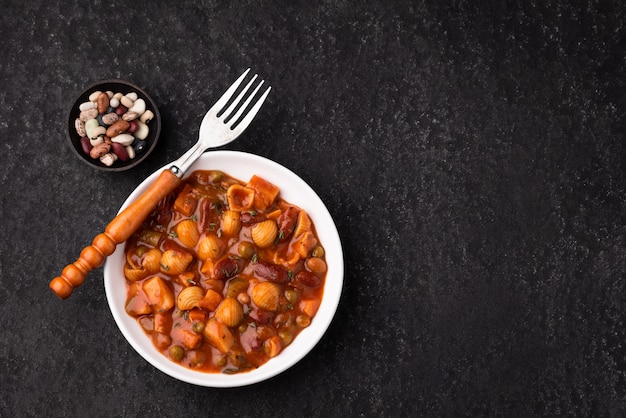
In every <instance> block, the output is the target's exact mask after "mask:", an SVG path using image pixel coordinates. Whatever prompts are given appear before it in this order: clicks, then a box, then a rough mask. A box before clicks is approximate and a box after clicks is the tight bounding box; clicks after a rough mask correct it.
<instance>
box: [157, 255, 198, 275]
mask: <svg viewBox="0 0 626 418" xmlns="http://www.w3.org/2000/svg"><path fill="white" fill-rule="evenodd" d="M192 261H193V256H192V255H191V254H189V253H187V252H184V251H178V250H167V251H165V252H164V253H163V255H162V256H161V261H160V262H159V267H160V270H161V272H163V273H165V274H171V275H176V274H180V273H183V272H184V271H185V270H187V267H189V265H190V264H191V262H192Z"/></svg>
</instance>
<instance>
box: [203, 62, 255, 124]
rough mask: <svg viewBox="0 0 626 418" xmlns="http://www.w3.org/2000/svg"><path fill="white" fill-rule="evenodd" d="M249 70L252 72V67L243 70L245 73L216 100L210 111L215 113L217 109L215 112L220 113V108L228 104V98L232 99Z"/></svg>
mask: <svg viewBox="0 0 626 418" xmlns="http://www.w3.org/2000/svg"><path fill="white" fill-rule="evenodd" d="M249 72H250V68H248V69H247V70H246V71H244V72H243V74H241V75H240V76H239V78H238V79H237V80H236V81H235V82H234V83H233V84H232V85H231V86H230V87H229V88H228V90H226V91H225V92H224V94H222V97H220V98H219V100H218V101H217V102H215V104H214V105H213V107H212V108H211V112H210V113H213V111H215V113H218V112H219V111H220V110H222V108H223V107H224V106H226V103H228V100H230V98H231V97H232V96H233V94H235V91H237V88H238V87H239V85H240V84H241V83H242V81H243V80H244V79H245V78H246V76H247V75H248V73H249Z"/></svg>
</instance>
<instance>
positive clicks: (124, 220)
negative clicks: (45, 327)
mask: <svg viewBox="0 0 626 418" xmlns="http://www.w3.org/2000/svg"><path fill="white" fill-rule="evenodd" d="M179 184H180V179H179V178H178V177H177V176H176V175H175V174H174V173H173V172H172V171H171V170H169V169H167V170H163V172H162V173H161V174H160V175H159V177H158V178H157V179H156V181H155V182H154V183H152V185H150V187H149V188H148V190H146V191H145V192H144V193H143V194H142V195H141V196H139V198H138V199H137V200H135V201H134V202H133V203H131V204H130V205H129V206H128V207H127V208H126V209H124V210H123V211H122V212H120V214H119V215H117V216H116V217H115V218H114V219H113V220H112V221H111V222H110V223H109V224H108V225H107V227H106V229H105V230H104V233H102V234H98V235H97V236H96V237H95V238H94V240H93V242H92V244H91V245H90V246H87V247H85V248H84V249H83V250H82V251H81V253H80V257H79V258H78V260H76V261H75V262H74V263H72V264H68V265H67V266H65V268H64V269H63V271H62V272H61V275H60V276H58V277H55V278H54V279H53V280H52V281H51V282H50V289H52V291H53V292H54V293H56V294H57V296H59V297H60V298H61V299H67V298H68V297H70V295H71V294H72V291H73V290H74V288H76V287H78V286H80V285H82V284H83V282H84V281H85V277H86V276H87V274H88V273H89V272H90V271H91V270H93V269H96V268H98V267H100V266H101V265H102V263H103V262H104V259H105V258H106V257H108V256H109V255H111V254H113V252H114V251H115V247H117V244H121V243H122V242H124V241H126V240H127V239H128V238H129V237H130V236H131V235H132V234H133V232H135V231H136V230H137V228H139V226H141V224H142V222H143V221H144V220H145V219H146V217H147V216H148V215H149V214H150V212H152V210H153V209H154V208H155V207H156V205H157V204H158V203H159V201H160V200H161V199H163V198H164V197H165V196H167V195H168V194H169V193H171V192H172V191H174V189H176V187H177V186H178V185H179Z"/></svg>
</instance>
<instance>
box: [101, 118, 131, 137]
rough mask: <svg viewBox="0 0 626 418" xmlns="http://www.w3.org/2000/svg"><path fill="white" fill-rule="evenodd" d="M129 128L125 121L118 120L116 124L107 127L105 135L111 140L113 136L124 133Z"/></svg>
mask: <svg viewBox="0 0 626 418" xmlns="http://www.w3.org/2000/svg"><path fill="white" fill-rule="evenodd" d="M129 126H130V124H129V123H128V122H127V121H125V120H118V121H117V122H115V123H114V124H112V125H111V126H109V128H108V129H107V130H106V135H107V136H108V137H111V138H113V137H114V136H117V135H119V134H122V133H124V132H126V131H127V130H128V127H129Z"/></svg>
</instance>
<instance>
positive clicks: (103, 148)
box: [89, 142, 111, 159]
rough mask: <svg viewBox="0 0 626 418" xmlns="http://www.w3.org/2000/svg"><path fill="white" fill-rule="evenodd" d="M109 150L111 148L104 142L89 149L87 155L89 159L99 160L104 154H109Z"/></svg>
mask: <svg viewBox="0 0 626 418" xmlns="http://www.w3.org/2000/svg"><path fill="white" fill-rule="evenodd" d="M110 149H111V146H110V145H109V144H105V143H104V142H103V143H101V144H98V145H96V146H95V147H93V148H92V149H91V151H89V155H90V156H91V158H93V159H96V158H100V157H102V156H103V155H104V154H106V153H107V152H109V150H110Z"/></svg>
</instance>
